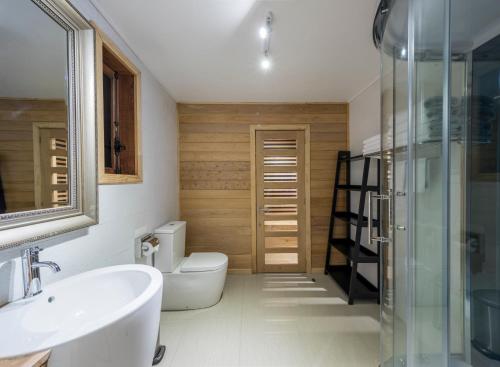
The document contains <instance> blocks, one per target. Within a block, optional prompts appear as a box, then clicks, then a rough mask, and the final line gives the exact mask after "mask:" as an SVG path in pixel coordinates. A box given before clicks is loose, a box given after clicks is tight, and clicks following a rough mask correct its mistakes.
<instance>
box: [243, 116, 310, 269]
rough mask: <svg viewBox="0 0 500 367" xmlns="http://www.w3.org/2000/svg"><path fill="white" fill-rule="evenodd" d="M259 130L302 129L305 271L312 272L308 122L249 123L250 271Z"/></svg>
mask: <svg viewBox="0 0 500 367" xmlns="http://www.w3.org/2000/svg"><path fill="white" fill-rule="evenodd" d="M259 130H276V131H279V130H283V131H290V130H303V131H304V135H305V136H304V138H305V146H304V150H305V167H304V170H305V192H306V195H305V196H306V235H305V238H306V271H307V273H311V272H312V247H311V130H310V126H309V124H289V125H285V124H283V125H250V179H251V183H250V200H251V201H252V203H251V215H252V220H251V222H252V272H253V273H257V187H256V174H255V169H256V160H255V153H256V151H255V142H256V133H257V131H259Z"/></svg>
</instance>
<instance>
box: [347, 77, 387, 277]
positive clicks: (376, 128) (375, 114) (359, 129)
mask: <svg viewBox="0 0 500 367" xmlns="http://www.w3.org/2000/svg"><path fill="white" fill-rule="evenodd" d="M379 133H380V81H379V80H378V79H377V80H376V81H374V82H373V83H372V84H370V85H369V86H368V87H367V88H366V89H364V90H363V91H362V92H361V93H360V94H358V95H357V96H356V97H355V98H354V99H353V100H352V101H351V102H350V103H349V150H350V151H351V154H352V155H358V154H361V153H362V150H363V140H364V139H366V138H369V137H372V136H374V135H377V134H379ZM376 169H377V166H376V161H375V160H373V161H372V164H371V166H370V172H371V173H372V174H371V175H370V183H372V184H375V183H376ZM362 172H363V161H357V162H353V163H352V166H351V182H352V183H353V184H355V183H361V176H362ZM358 205H359V196H357V193H355V192H353V193H352V195H351V210H353V211H357V206H358ZM365 215H366V212H365ZM352 228H353V231H352V234H351V238H354V228H355V227H354V226H352ZM367 242H368V241H367V234H366V228H364V229H363V236H362V243H364V244H365V245H366V244H367ZM369 247H370V248H371V249H372V250H374V251H376V246H369ZM359 271H360V273H361V274H362V275H364V276H365V277H366V278H367V279H368V280H369V281H371V282H372V283H373V284H376V282H377V267H376V265H375V264H360V265H359Z"/></svg>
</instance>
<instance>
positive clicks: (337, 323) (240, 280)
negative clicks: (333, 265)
mask: <svg viewBox="0 0 500 367" xmlns="http://www.w3.org/2000/svg"><path fill="white" fill-rule="evenodd" d="M312 278H315V280H316V282H313V281H312ZM378 310H379V308H378V305H376V304H356V305H354V306H348V305H347V303H346V301H345V297H344V296H343V294H342V292H341V291H340V290H339V289H338V288H337V286H336V285H335V283H334V282H333V281H332V280H331V279H330V278H328V277H326V276H324V275H312V276H302V275H294V274H279V275H271V274H259V275H229V276H228V278H227V281H226V287H225V289H224V295H223V297H222V300H221V302H220V303H219V304H217V305H216V306H214V307H211V308H208V309H202V310H193V311H177V312H164V313H163V314H162V319H161V341H162V343H163V344H165V345H166V346H167V355H166V357H165V359H164V360H163V361H162V364H161V365H160V366H161V367H205V366H213V367H224V366H229V367H236V366H246V367H250V366H254V367H280V366H283V367H285V366H286V367H295V366H305V367H316V366H317V367H319V366H335V367H365V366H366V367H372V366H373V367H375V366H378V350H379V343H378V329H379V323H378V317H379V311H378Z"/></svg>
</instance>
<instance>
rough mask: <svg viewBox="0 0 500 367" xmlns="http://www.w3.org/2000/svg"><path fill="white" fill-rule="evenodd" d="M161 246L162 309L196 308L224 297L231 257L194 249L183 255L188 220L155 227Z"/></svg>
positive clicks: (157, 263)
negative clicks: (223, 292) (187, 254)
mask: <svg viewBox="0 0 500 367" xmlns="http://www.w3.org/2000/svg"><path fill="white" fill-rule="evenodd" d="M155 236H156V237H157V238H158V239H159V240H160V247H159V250H158V252H157V253H156V254H155V267H156V268H157V269H158V270H160V271H161V272H162V274H163V298H162V310H163V311H171V310H193V309H197V308H205V307H210V306H213V305H215V304H216V303H218V302H219V300H220V299H221V297H222V291H223V289H224V283H225V281H226V273H227V265H228V258H227V256H226V255H225V254H222V253H219V252H193V253H192V254H191V255H189V256H188V257H184V252H185V240H186V222H181V221H176V222H170V223H167V224H165V225H163V226H161V227H159V228H157V229H156V230H155Z"/></svg>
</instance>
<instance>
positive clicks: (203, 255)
mask: <svg viewBox="0 0 500 367" xmlns="http://www.w3.org/2000/svg"><path fill="white" fill-rule="evenodd" d="M227 262H228V258H227V255H225V254H222V253H219V252H193V253H192V254H191V255H190V256H189V257H188V258H187V259H186V261H184V262H183V263H182V265H181V268H180V272H181V273H195V272H204V271H215V270H219V269H222V268H224V267H227Z"/></svg>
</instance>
